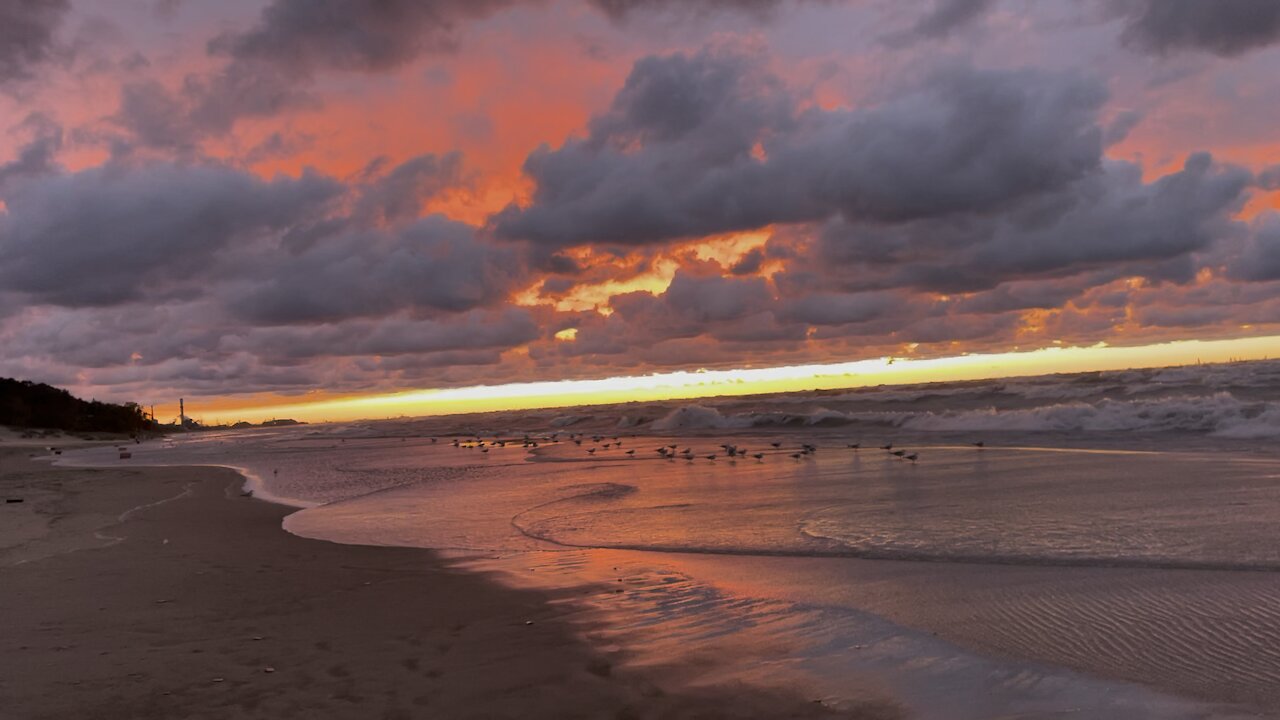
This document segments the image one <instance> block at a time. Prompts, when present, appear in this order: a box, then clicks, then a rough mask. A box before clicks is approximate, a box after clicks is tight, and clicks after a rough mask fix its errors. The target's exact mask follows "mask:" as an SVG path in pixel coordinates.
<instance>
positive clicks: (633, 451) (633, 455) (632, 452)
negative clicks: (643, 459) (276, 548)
mask: <svg viewBox="0 0 1280 720" xmlns="http://www.w3.org/2000/svg"><path fill="white" fill-rule="evenodd" d="M627 454H628V455H630V456H632V457H635V454H636V451H635V450H628V451H627Z"/></svg>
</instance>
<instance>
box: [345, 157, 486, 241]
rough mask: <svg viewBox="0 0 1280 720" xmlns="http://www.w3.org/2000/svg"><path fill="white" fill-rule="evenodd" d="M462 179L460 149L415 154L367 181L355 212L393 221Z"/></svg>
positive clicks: (417, 210)
mask: <svg viewBox="0 0 1280 720" xmlns="http://www.w3.org/2000/svg"><path fill="white" fill-rule="evenodd" d="M461 179H462V153H459V152H451V153H446V154H444V155H434V154H427V155H419V156H417V157H415V158H411V159H409V160H406V161H405V162H403V163H401V164H400V165H397V166H396V167H394V168H392V169H391V170H390V171H388V172H386V173H385V174H382V175H380V176H378V177H376V178H373V179H371V180H370V181H368V182H367V184H366V186H365V187H364V188H363V189H362V191H361V194H360V200H359V201H358V203H357V205H356V210H355V215H356V216H358V217H361V218H367V219H370V220H373V221H374V222H380V223H381V222H386V223H394V222H398V221H402V220H410V219H413V218H416V217H417V216H418V215H419V214H420V211H421V208H422V203H423V202H425V201H426V200H427V199H428V198H431V197H433V196H435V195H438V194H439V193H440V192H441V191H443V190H445V189H447V188H450V187H454V186H456V185H458V184H459V182H460V181H461Z"/></svg>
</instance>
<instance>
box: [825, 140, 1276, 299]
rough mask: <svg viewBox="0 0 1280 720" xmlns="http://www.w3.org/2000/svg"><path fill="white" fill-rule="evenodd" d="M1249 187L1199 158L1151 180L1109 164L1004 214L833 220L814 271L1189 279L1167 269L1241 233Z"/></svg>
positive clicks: (959, 287) (921, 277)
mask: <svg viewBox="0 0 1280 720" xmlns="http://www.w3.org/2000/svg"><path fill="white" fill-rule="evenodd" d="M1250 181H1251V175H1250V174H1249V173H1248V172H1246V171H1244V170H1241V169H1240V168H1233V167H1223V166H1217V165H1214V164H1213V163H1212V161H1211V160H1210V158H1209V157H1207V156H1204V155H1196V156H1193V157H1191V158H1189V159H1188V160H1187V162H1186V166H1185V167H1184V168H1183V169H1182V170H1181V171H1180V172H1177V173H1173V174H1171V175H1169V176H1166V177H1164V178H1161V179H1159V180H1157V181H1155V182H1152V183H1144V182H1143V181H1142V177H1141V171H1140V169H1139V168H1137V167H1135V166H1132V165H1129V164H1126V163H1118V162H1112V163H1109V164H1108V165H1107V166H1106V168H1105V169H1104V170H1103V171H1102V172H1100V173H1098V174H1095V175H1092V176H1090V177H1088V178H1086V179H1083V180H1081V181H1078V182H1076V183H1073V184H1071V185H1068V186H1066V187H1064V188H1062V189H1061V190H1060V191H1058V192H1055V193H1051V194H1047V195H1045V196H1044V197H1039V198H1035V199H1034V200H1030V201H1028V202H1026V203H1024V204H1023V205H1021V206H1020V207H1018V208H1017V209H1016V210H1014V211H1011V212H1008V213H1005V214H1000V215H992V216H987V217H972V218H968V219H966V220H965V221H963V222H951V221H944V220H931V219H930V220H920V221H915V222H911V223H903V224H895V225H891V226H884V225H876V224H869V223H849V222H838V223H833V224H832V225H831V226H829V227H828V228H827V229H826V231H825V232H824V233H823V235H822V239H821V241H820V244H819V255H818V257H819V258H820V263H819V264H818V265H816V266H815V267H816V268H818V269H820V268H832V267H843V268H845V270H843V271H842V272H840V274H839V277H840V280H839V283H840V284H841V285H842V286H843V287H846V288H849V289H855V290H861V289H866V288H875V287H903V286H906V287H914V288H917V289H923V290H931V291H936V292H972V291H975V290H983V289H989V288H992V287H995V286H997V285H999V284H1000V283H1002V282H1006V281H1010V280H1016V279H1023V278H1029V277H1046V276H1049V277H1052V276H1061V275H1063V274H1071V273H1078V272H1084V271H1088V270H1093V269H1098V268H1104V267H1114V268H1117V269H1119V268H1123V271H1124V272H1128V273H1130V274H1134V275H1149V276H1151V277H1153V278H1156V279H1174V280H1182V281H1185V280H1187V279H1189V278H1188V277H1186V276H1187V274H1188V273H1194V268H1191V267H1189V266H1187V265H1172V266H1171V265H1167V264H1163V262H1164V261H1169V260H1172V259H1177V258H1184V259H1185V258H1186V257H1187V256H1188V255H1189V254H1190V253H1193V252H1197V251H1203V250H1207V249H1208V248H1209V247H1210V245H1211V244H1212V243H1213V242H1214V241H1215V240H1217V239H1219V238H1225V237H1230V236H1232V235H1233V234H1238V230H1239V229H1238V228H1237V227H1236V224H1235V223H1233V222H1232V220H1231V217H1232V215H1233V214H1234V212H1235V211H1237V210H1239V208H1240V206H1241V204H1242V203H1243V201H1244V199H1245V197H1246V195H1245V191H1246V190H1247V188H1248V187H1249V185H1250ZM1171 270H1173V271H1175V274H1174V276H1170V275H1169V273H1170V271H1171Z"/></svg>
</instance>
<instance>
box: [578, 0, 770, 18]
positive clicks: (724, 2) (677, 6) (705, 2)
mask: <svg viewBox="0 0 1280 720" xmlns="http://www.w3.org/2000/svg"><path fill="white" fill-rule="evenodd" d="M588 2H589V3H590V4H591V5H593V6H595V7H596V8H598V9H599V10H600V11H601V12H603V13H604V14H605V15H607V16H609V17H610V18H612V19H613V20H625V19H626V18H627V17H629V16H631V15H633V14H635V13H642V12H679V13H683V14H687V13H691V12H692V13H706V12H717V11H732V12H743V13H747V14H750V15H755V16H757V17H767V16H768V15H769V14H771V13H772V12H774V11H775V10H777V9H778V7H780V6H781V5H783V4H784V2H785V0H588Z"/></svg>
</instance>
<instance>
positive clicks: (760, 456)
mask: <svg viewBox="0 0 1280 720" xmlns="http://www.w3.org/2000/svg"><path fill="white" fill-rule="evenodd" d="M751 457H753V458H755V459H757V460H764V453H756V454H755V455H752V456H751Z"/></svg>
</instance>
